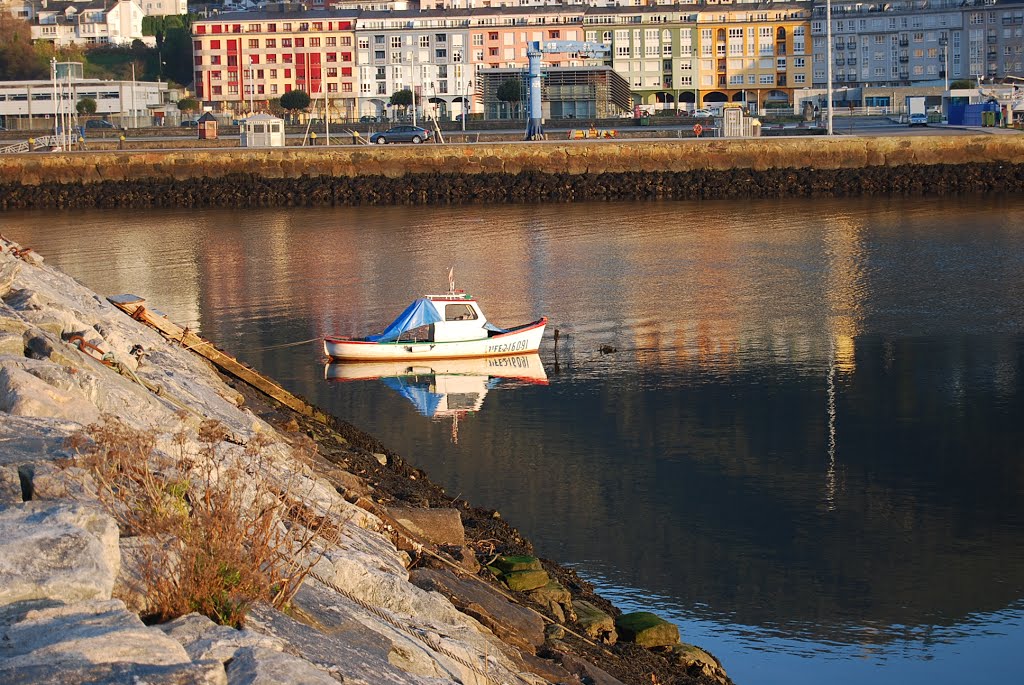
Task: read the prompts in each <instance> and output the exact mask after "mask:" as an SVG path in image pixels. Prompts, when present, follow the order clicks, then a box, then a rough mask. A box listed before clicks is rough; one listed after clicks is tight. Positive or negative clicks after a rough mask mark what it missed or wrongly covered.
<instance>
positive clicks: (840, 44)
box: [836, 43, 846, 50]
mask: <svg viewBox="0 0 1024 685" xmlns="http://www.w3.org/2000/svg"><path fill="white" fill-rule="evenodd" d="M845 47H846V44H845V43H836V50H842V49H843V48H845Z"/></svg>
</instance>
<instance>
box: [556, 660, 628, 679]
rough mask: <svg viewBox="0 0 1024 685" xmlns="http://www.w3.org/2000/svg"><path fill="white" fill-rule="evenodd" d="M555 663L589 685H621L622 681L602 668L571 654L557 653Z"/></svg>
mask: <svg viewBox="0 0 1024 685" xmlns="http://www.w3.org/2000/svg"><path fill="white" fill-rule="evenodd" d="M556 661H558V663H560V664H561V665H562V668H564V669H565V670H567V671H569V673H572V674H573V675H575V676H578V677H579V678H581V679H585V681H586V682H587V683H590V684H591V685H623V683H622V681H621V680H619V679H618V678H616V677H614V676H613V675H612V674H610V673H608V671H605V670H604V669H602V668H599V667H597V666H595V665H594V664H592V663H590V662H589V661H587V660H585V659H581V658H579V657H578V656H573V655H571V654H565V653H559V654H557V655H556Z"/></svg>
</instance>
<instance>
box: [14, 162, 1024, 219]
mask: <svg viewBox="0 0 1024 685" xmlns="http://www.w3.org/2000/svg"><path fill="white" fill-rule="evenodd" d="M1022 190H1024V164H1014V163H1006V162H992V163H965V164H927V165H923V164H922V165H916V164H908V165H899V166H885V165H877V166H865V167H861V168H832V169H820V168H813V167H811V168H795V167H794V168H777V169H774V168H773V169H752V168H735V169H728V170H718V169H694V170H689V171H636V172H603V173H568V172H566V173H549V172H541V171H523V172H519V173H514V174H508V173H475V174H459V173H419V174H405V175H403V176H398V177H392V176H385V175H374V174H367V175H358V176H344V175H339V176H327V175H308V176H307V175H303V176H299V177H267V176H263V175H260V174H258V173H233V174H228V175H225V176H217V177H197V178H184V179H171V178H168V179H160V178H153V179H141V180H105V181H97V182H94V183H82V182H74V183H54V182H42V183H38V184H22V183H20V182H14V183H0V210H23V209H86V208H101V209H112V208H131V209H149V208H168V207H229V208H250V207H268V208H269V207H325V206H374V205H382V206H386V205H452V204H475V203H489V204H502V203H533V202H557V203H561V202H587V201H590V202H593V201H629V200H722V199H733V198H789V197H859V196H921V195H951V194H952V195H956V194H982V193H1018V192H1021V191H1022Z"/></svg>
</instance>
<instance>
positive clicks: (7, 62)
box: [0, 9, 50, 80]
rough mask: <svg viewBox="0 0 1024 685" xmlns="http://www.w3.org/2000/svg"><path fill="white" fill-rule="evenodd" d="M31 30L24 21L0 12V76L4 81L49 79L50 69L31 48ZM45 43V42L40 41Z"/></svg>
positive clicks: (5, 12)
mask: <svg viewBox="0 0 1024 685" xmlns="http://www.w3.org/2000/svg"><path fill="white" fill-rule="evenodd" d="M31 34H32V29H31V27H30V26H29V24H28V22H27V21H25V20H24V19H17V18H15V17H12V16H11V15H10V14H9V13H8V12H7V10H6V9H5V10H3V11H0V75H2V77H3V78H4V79H11V80H21V79H45V78H50V67H49V64H47V62H46V60H45V59H43V58H41V56H40V54H39V52H38V51H37V50H36V49H35V48H34V47H33V46H32V40H31ZM40 42H47V41H40Z"/></svg>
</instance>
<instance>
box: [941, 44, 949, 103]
mask: <svg viewBox="0 0 1024 685" xmlns="http://www.w3.org/2000/svg"><path fill="white" fill-rule="evenodd" d="M939 44H940V45H942V84H943V88H942V116H943V118H944V119H947V120H948V119H949V115H948V114H947V112H946V101H947V99H948V98H949V37H948V36H946V35H945V34H943V35H942V37H941V38H939Z"/></svg>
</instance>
